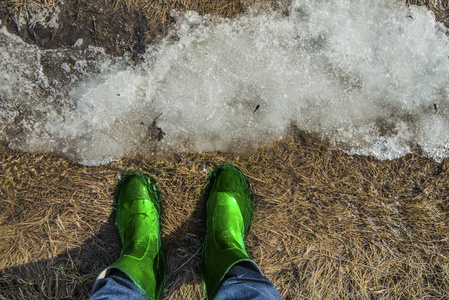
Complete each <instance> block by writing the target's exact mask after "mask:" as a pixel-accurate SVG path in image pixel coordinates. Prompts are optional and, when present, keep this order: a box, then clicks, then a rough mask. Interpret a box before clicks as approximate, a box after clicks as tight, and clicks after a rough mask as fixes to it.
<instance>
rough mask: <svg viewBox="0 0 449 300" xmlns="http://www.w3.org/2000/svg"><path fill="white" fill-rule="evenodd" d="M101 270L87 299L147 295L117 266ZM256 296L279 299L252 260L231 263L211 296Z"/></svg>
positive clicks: (217, 299) (222, 299) (219, 298)
mask: <svg viewBox="0 0 449 300" xmlns="http://www.w3.org/2000/svg"><path fill="white" fill-rule="evenodd" d="M108 271H109V274H107V275H106V272H105V274H103V273H102V274H103V275H102V274H100V276H99V278H98V279H97V281H96V282H95V284H94V287H93V288H92V295H91V296H90V298H89V299H90V300H97V299H139V300H140V299H142V300H144V299H147V298H146V296H145V294H144V293H143V292H142V291H141V290H140V289H139V288H138V287H137V285H136V284H135V283H134V282H133V281H132V280H131V279H129V278H128V276H126V275H125V274H124V273H122V272H121V271H119V270H117V269H112V270H108ZM231 299H243V300H244V299H257V300H262V299H263V300H279V299H281V300H282V297H281V295H280V294H279V292H278V291H277V290H276V288H275V287H274V285H273V283H272V282H271V281H270V280H268V279H267V278H266V277H265V276H264V275H263V274H262V272H261V271H260V270H259V268H258V267H257V266H256V264H254V263H253V262H241V263H238V264H236V265H235V266H233V267H232V268H231V269H230V270H229V272H228V274H226V276H225V278H224V279H223V283H222V284H221V286H220V288H219V289H218V291H217V294H216V295H215V298H214V300H231Z"/></svg>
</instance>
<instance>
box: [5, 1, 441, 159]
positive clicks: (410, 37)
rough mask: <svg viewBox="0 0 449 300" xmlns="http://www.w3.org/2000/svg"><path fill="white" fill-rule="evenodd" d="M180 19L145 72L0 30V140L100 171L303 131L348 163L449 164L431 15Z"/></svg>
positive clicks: (303, 11) (399, 8)
mask: <svg viewBox="0 0 449 300" xmlns="http://www.w3.org/2000/svg"><path fill="white" fill-rule="evenodd" d="M173 15H174V17H175V19H176V20H177V25H176V28H175V29H174V30H173V31H172V32H171V33H170V35H169V36H168V37H167V38H166V39H165V40H163V41H162V42H161V43H160V44H157V45H153V46H152V47H149V48H148V49H147V53H146V54H145V55H144V58H145V61H144V62H143V63H140V64H138V65H135V66H134V65H133V64H132V63H131V62H130V61H129V59H128V58H127V57H123V58H117V59H113V58H110V57H108V56H107V55H105V54H104V52H103V51H102V49H98V48H93V47H90V48H89V49H87V50H85V51H81V50H76V49H70V50H39V49H38V48H37V47H35V46H31V45H26V44H25V43H23V42H22V41H21V40H20V39H18V38H17V37H15V36H13V35H11V34H9V33H8V32H7V31H6V29H4V28H3V29H1V30H0V53H1V55H0V130H1V131H0V139H3V140H6V141H8V142H9V144H10V146H11V147H13V148H16V149H21V150H25V151H41V152H42V151H53V152H57V153H62V154H65V155H67V156H69V157H71V158H73V159H75V160H77V161H79V162H81V163H84V164H102V163H108V162H110V161H113V160H119V159H121V158H122V157H124V156H127V155H133V154H136V153H143V154H145V153H147V154H152V153H159V154H161V153H170V152H197V151H213V150H222V151H243V150H248V149H255V148H257V147H262V146H264V145H267V144H268V143H271V142H273V141H277V140H280V139H283V138H286V137H288V136H289V134H291V130H290V129H291V128H292V127H297V128H299V129H300V130H304V131H306V132H310V133H313V134H316V135H318V136H319V137H321V138H322V139H325V140H328V141H329V142H330V143H331V144H332V145H334V146H335V147H338V148H341V149H343V150H345V151H347V152H348V153H350V154H356V153H357V154H364V155H374V156H376V157H377V158H380V159H392V158H396V157H400V156H402V155H405V154H407V153H409V152H410V151H412V150H411V149H421V151H422V154H423V155H425V156H429V157H432V158H434V159H435V160H437V161H441V160H442V159H443V158H445V157H447V156H448V155H449V101H448V93H449V58H448V55H449V41H448V37H447V36H446V29H445V28H444V26H443V25H441V24H439V23H437V22H436V21H435V17H434V15H433V14H432V13H431V12H429V11H427V10H426V9H425V8H423V7H407V6H405V5H404V4H403V3H399V2H396V1H392V0H390V1H385V0H371V1H351V0H332V1H331V0H314V1H300V0H297V1H294V2H293V3H292V4H291V5H290V6H289V7H288V14H287V15H286V14H283V13H281V12H267V11H265V12H257V11H256V10H254V11H252V12H251V11H250V12H248V13H247V14H245V15H242V16H240V17H238V18H235V19H232V20H229V19H219V18H216V17H209V16H205V17H201V16H199V15H198V14H197V13H195V12H188V13H186V14H182V13H177V12H174V13H173ZM174 37H176V38H174ZM49 61H50V62H49ZM51 63H54V69H55V70H56V69H57V70H58V72H60V73H62V75H60V76H62V78H60V77H57V78H56V76H57V75H55V74H54V72H51V71H48V70H49V68H48V65H49V64H50V65H51ZM50 70H52V69H51V68H50ZM53 77H54V78H53ZM256 107H259V108H258V109H257V110H256ZM161 113H162V115H160V114H161ZM159 115H160V117H159V118H158V119H157V121H156V122H157V123H156V126H157V127H160V128H161V129H162V130H163V131H164V132H165V134H166V135H165V136H164V137H163V138H162V139H161V140H160V141H158V138H157V133H158V130H157V129H156V128H155V127H154V126H152V124H153V120H154V119H155V118H156V117H157V116H159ZM2 128H3V129H2Z"/></svg>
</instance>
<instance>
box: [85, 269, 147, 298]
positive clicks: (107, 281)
mask: <svg viewBox="0 0 449 300" xmlns="http://www.w3.org/2000/svg"><path fill="white" fill-rule="evenodd" d="M103 273H104V274H103ZM106 273H108V274H106ZM99 299H117V300H119V299H120V300H122V299H137V300H147V297H146V295H145V294H144V293H143V292H142V291H141V290H140V289H139V287H138V286H137V285H136V284H135V283H134V282H133V281H132V280H131V279H130V278H129V277H128V276H126V275H125V273H123V272H122V271H120V270H118V269H111V270H107V271H103V272H102V274H100V276H99V278H98V279H97V281H95V284H94V287H93V288H92V293H91V296H90V298H89V300H99Z"/></svg>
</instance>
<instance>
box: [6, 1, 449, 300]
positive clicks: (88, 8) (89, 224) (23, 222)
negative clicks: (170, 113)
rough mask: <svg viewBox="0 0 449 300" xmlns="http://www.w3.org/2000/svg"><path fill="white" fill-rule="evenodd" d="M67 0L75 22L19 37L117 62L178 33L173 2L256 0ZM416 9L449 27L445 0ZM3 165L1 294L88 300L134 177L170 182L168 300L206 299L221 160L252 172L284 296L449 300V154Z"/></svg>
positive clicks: (260, 245)
mask: <svg viewBox="0 0 449 300" xmlns="http://www.w3.org/2000/svg"><path fill="white" fill-rule="evenodd" d="M65 2H66V3H69V4H66V5H68V6H67V7H66V6H64V7H62V8H61V11H62V12H61V14H62V15H63V16H64V20H63V21H62V22H63V24H64V26H63V28H59V29H55V30H48V29H45V28H38V27H36V28H25V29H27V30H23V31H22V30H20V28H16V32H17V33H18V34H19V35H21V36H22V37H24V38H25V39H26V40H27V41H29V42H34V43H36V44H38V45H40V46H42V47H47V48H52V47H69V46H71V45H72V44H73V42H74V41H73V40H75V41H76V39H77V38H80V37H82V38H85V39H86V44H87V42H92V43H93V44H96V45H101V46H104V47H105V48H106V49H108V51H109V53H111V54H114V55H120V54H121V53H123V51H128V50H129V49H131V50H132V51H136V53H138V51H140V50H139V49H141V48H139V47H141V46H142V45H144V44H146V43H148V42H152V41H154V40H156V39H157V37H158V36H159V35H163V34H164V32H166V30H167V28H168V27H169V24H170V22H172V20H171V19H170V17H169V14H168V12H169V10H170V9H171V8H177V9H180V10H189V9H193V10H197V11H200V12H201V13H215V14H219V15H222V16H228V17H231V16H233V15H235V14H236V13H239V12H241V11H242V10H244V9H245V7H246V5H247V4H248V3H249V2H242V1H237V0H232V1H224V0H223V1H221V0H219V1H208V0H199V1H188V0H185V1H183V0H177V1H137V0H132V1H120V0H116V1H114V2H112V1H109V2H108V1H106V2H101V1H87V0H84V1H83V0H81V1H65ZM409 2H410V3H413V4H426V5H428V6H429V7H431V8H432V9H433V10H438V11H439V14H440V15H438V14H437V18H439V20H440V21H442V22H446V24H447V20H448V19H447V15H448V14H449V11H448V10H447V7H446V8H445V7H444V5H446V4H447V3H446V2H444V1H438V0H429V1H412V0H409ZM418 2H419V3H418ZM57 3H58V1H50V0H46V1H44V0H41V1H24V0H20V1H19V0H6V1H2V2H0V17H1V18H2V19H3V20H4V21H5V23H6V24H7V25H8V26H9V28H10V29H11V28H14V26H15V23H14V22H13V21H12V19H11V16H12V15H14V13H17V12H19V11H24V10H27V9H30V7H29V6H30V5H40V6H41V7H50V8H51V6H52V5H53V6H54V5H57ZM73 3H77V6H74V5H73ZM100 8H101V9H102V11H101V13H100ZM143 8H146V9H147V10H144V9H143ZM25 16H26V14H25ZM127 16H128V17H127ZM129 16H132V17H129ZM64 22H65V23H64ZM111 22H112V23H113V24H115V25H114V26H109V27H108V26H107V25H108V24H111ZM119 22H122V23H119ZM25 24H27V25H25V26H26V27H27V26H28V27H29V25H30V24H28V23H26V22H25ZM117 24H118V25H117ZM70 32H71V35H69V34H68V33H70ZM117 34H120V35H121V36H120V38H118V37H117ZM120 41H125V44H120ZM71 43H72V44H71ZM0 162H1V171H0V208H1V209H0V257H1V258H2V259H1V260H0V299H84V298H87V297H88V296H89V294H90V290H91V288H92V285H93V283H94V280H95V277H96V276H97V275H98V273H99V272H100V271H101V270H102V269H103V268H105V267H106V266H107V265H108V264H110V263H112V262H113V261H114V259H116V258H117V256H118V255H119V253H120V244H119V243H120V242H119V238H118V235H117V233H116V230H115V227H114V221H113V207H112V203H113V195H114V188H115V185H116V183H117V182H118V180H119V178H120V177H121V176H123V174H125V173H126V172H132V171H139V172H144V173H146V174H148V175H150V176H152V177H154V178H155V179H156V180H157V182H158V184H159V190H160V193H161V199H162V202H163V208H164V210H163V225H162V226H163V245H164V249H165V253H166V256H167V260H168V266H169V271H168V281H167V285H166V288H165V292H164V299H201V298H203V297H204V292H203V288H202V285H201V279H200V271H199V260H200V253H201V243H202V240H203V235H204V225H205V222H204V215H203V210H202V205H203V203H202V201H201V195H202V192H203V189H204V187H205V185H206V181H207V174H208V172H209V171H210V170H211V169H212V168H213V167H214V166H216V165H220V164H223V163H233V164H236V165H238V166H240V167H241V168H242V169H243V170H244V171H245V172H246V174H247V176H248V177H249V181H250V183H251V185H252V187H253V191H254V193H255V202H256V210H255V219H254V222H253V226H252V230H251V232H250V235H249V237H248V240H247V245H248V249H249V252H250V253H251V255H252V257H253V258H254V260H255V261H256V263H257V264H259V266H260V267H261V269H262V270H263V271H264V273H265V275H266V276H267V277H268V278H269V279H271V280H272V281H273V282H274V284H275V285H276V287H277V288H278V289H279V291H280V293H281V295H282V296H283V297H284V299H311V298H312V299H335V298H338V299H448V298H449V258H448V256H449V245H448V242H449V160H448V159H446V160H445V161H443V163H441V164H437V163H435V162H434V161H433V160H430V159H426V158H422V157H419V156H418V155H407V156H405V157H402V158H400V159H395V160H392V161H379V160H375V159H373V158H371V157H362V156H348V155H346V154H344V153H343V152H341V151H331V150H329V149H327V147H326V146H324V145H322V144H320V143H319V142H317V141H315V140H313V139H312V138H310V137H307V136H301V137H297V138H295V139H290V140H285V141H282V142H279V143H276V144H274V145H273V146H272V147H268V148H266V149H261V150H259V151H255V152H252V153H248V154H240V155H237V154H227V153H208V154H190V155H182V156H180V155H176V156H174V157H173V158H172V159H165V160H162V159H159V160H153V161H150V160H139V159H125V160H123V161H120V162H115V163H111V164H109V165H106V166H100V167H86V166H80V165H78V164H74V163H72V162H70V161H68V160H66V159H64V158H61V157H58V156H55V155H51V154H27V153H19V152H16V151H12V150H10V149H8V148H7V147H6V146H5V145H2V144H0Z"/></svg>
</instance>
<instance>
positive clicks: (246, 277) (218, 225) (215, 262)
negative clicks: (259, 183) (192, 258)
mask: <svg viewBox="0 0 449 300" xmlns="http://www.w3.org/2000/svg"><path fill="white" fill-rule="evenodd" d="M206 193H207V202H206V217H207V222H206V237H205V239H204V245H203V253H202V258H201V265H202V273H203V279H204V282H205V285H206V293H207V297H208V299H215V297H216V296H217V297H221V298H219V299H250V298H244V297H246V296H245V295H247V296H248V297H250V296H251V295H253V296H256V295H257V294H255V293H256V289H259V287H260V288H261V289H262V290H261V292H262V293H263V291H266V293H265V294H259V295H260V296H262V295H264V297H263V299H281V297H280V295H279V293H278V292H277V291H276V289H275V288H274V286H273V284H272V283H271V282H270V281H269V280H268V279H267V278H266V277H265V276H263V274H262V272H260V270H259V268H258V267H257V265H256V264H255V263H254V262H253V261H252V260H251V259H250V257H249V255H248V253H247V252H246V249H245V243H244V238H245V235H246V233H247V232H248V230H249V227H250V224H251V217H252V203H251V198H252V194H251V190H250V188H249V185H248V182H247V180H246V178H245V176H244V175H243V173H242V172H241V171H240V170H239V169H237V168H236V167H233V166H222V167H219V168H217V169H215V170H214V171H213V172H212V174H211V176H210V178H209V185H208V190H207V191H206ZM217 293H218V294H217ZM270 295H271V296H273V297H274V298H273V297H272V298H269V296H270Z"/></svg>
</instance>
